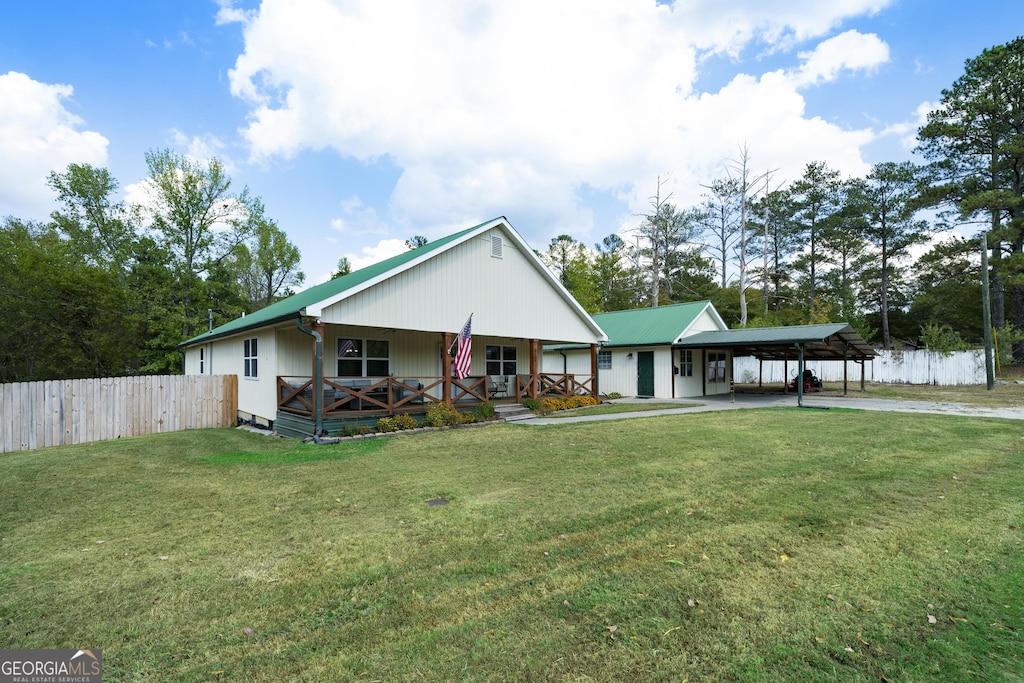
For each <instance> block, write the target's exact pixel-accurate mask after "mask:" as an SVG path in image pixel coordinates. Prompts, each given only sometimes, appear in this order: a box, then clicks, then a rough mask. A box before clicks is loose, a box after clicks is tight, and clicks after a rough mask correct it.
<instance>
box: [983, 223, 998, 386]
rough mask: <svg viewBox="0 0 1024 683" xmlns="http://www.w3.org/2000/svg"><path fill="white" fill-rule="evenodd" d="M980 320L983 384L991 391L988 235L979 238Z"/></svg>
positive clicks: (992, 377)
mask: <svg viewBox="0 0 1024 683" xmlns="http://www.w3.org/2000/svg"><path fill="white" fill-rule="evenodd" d="M981 305H982V309H983V310H982V312H981V319H982V324H983V325H985V384H986V385H987V386H988V390H989V391H992V390H993V389H995V386H996V376H995V372H994V370H993V368H992V346H993V344H992V305H991V303H990V300H989V292H988V233H985V234H984V235H982V236H981Z"/></svg>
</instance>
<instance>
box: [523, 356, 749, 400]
mask: <svg viewBox="0 0 1024 683" xmlns="http://www.w3.org/2000/svg"><path fill="white" fill-rule="evenodd" d="M604 350H605V351H611V354H612V367H611V369H610V370H605V369H600V370H598V371H597V376H598V388H599V390H600V392H601V393H602V394H610V393H612V392H618V393H620V394H622V395H623V396H636V390H637V365H636V363H637V353H639V352H640V351H653V352H654V396H655V398H693V397H697V398H699V397H701V396H704V395H705V392H704V387H705V377H706V376H707V363H706V361H705V359H706V355H705V353H704V352H703V351H702V350H700V349H694V351H693V376H691V377H684V376H682V375H676V374H675V367H677V366H678V365H679V352H678V351H675V352H674V355H673V352H672V351H671V349H670V348H669V347H667V346H659V347H650V346H639V347H615V348H612V349H607V348H606V349H604ZM725 353H726V362H725V368H726V373H727V376H726V381H725V382H719V383H715V384H707V394H708V395H714V394H727V393H729V381H730V380H731V379H732V362H731V357H730V354H729V353H728V352H725ZM630 354H632V358H630ZM565 356H566V360H565V361H564V366H565V367H567V368H568V370H567V372H569V373H573V374H590V351H588V350H586V349H573V350H570V351H565ZM543 367H544V372H548V373H562V372H566V370H563V360H562V356H561V355H560V354H559V353H558V352H557V351H548V352H546V353H545V354H544V366H543ZM673 383H674V384H675V393H673Z"/></svg>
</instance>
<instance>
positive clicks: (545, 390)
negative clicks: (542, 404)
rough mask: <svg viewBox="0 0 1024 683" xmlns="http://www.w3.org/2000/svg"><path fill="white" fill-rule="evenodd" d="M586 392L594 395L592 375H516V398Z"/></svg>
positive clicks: (547, 396) (548, 396)
mask: <svg viewBox="0 0 1024 683" xmlns="http://www.w3.org/2000/svg"><path fill="white" fill-rule="evenodd" d="M577 394H586V395H589V396H595V395H596V392H595V391H594V375H555V374H546V373H541V374H539V375H516V400H517V401H522V400H523V399H524V398H527V397H534V398H550V397H555V396H557V397H567V396H576V395H577Z"/></svg>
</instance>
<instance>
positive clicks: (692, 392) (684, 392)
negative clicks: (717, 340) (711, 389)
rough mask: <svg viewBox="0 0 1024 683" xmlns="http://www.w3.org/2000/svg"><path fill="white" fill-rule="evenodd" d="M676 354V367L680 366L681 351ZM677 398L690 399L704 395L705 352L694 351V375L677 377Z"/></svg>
mask: <svg viewBox="0 0 1024 683" xmlns="http://www.w3.org/2000/svg"><path fill="white" fill-rule="evenodd" d="M674 353H675V365H676V366H678V365H679V351H674ZM675 382H676V393H675V396H676V398H690V397H694V396H703V395H704V352H703V351H701V350H700V349H694V350H693V374H692V375H691V376H690V377H684V376H683V375H676V376H675Z"/></svg>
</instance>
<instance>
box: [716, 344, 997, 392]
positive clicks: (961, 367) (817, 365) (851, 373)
mask: <svg viewBox="0 0 1024 683" xmlns="http://www.w3.org/2000/svg"><path fill="white" fill-rule="evenodd" d="M807 367H808V369H810V370H813V371H814V374H815V375H817V376H818V377H820V378H821V379H822V381H825V382H841V381H843V362H842V361H813V360H811V361H807ZM787 369H788V372H789V377H786V371H787ZM759 371H761V372H762V375H761V381H762V382H764V383H765V384H773V383H774V384H779V383H782V382H787V381H789V380H790V379H792V378H793V377H794V376H795V374H796V361H795V360H792V361H790V362H789V364H788V368H786V367H785V366H784V364H783V362H782V361H765V362H764V365H763V368H762V366H761V365H760V364H759V363H758V360H757V359H756V358H752V357H749V356H745V357H741V358H736V359H734V360H733V373H734V377H735V379H736V381H737V382H757V381H758V372H759ZM846 371H847V378H848V379H849V381H850V382H851V383H852V382H860V364H859V363H855V362H853V361H848V362H847V368H846ZM864 378H865V379H866V380H867V381H868V382H878V383H880V384H935V385H941V386H952V385H963V384H985V351H984V350H982V349H975V350H971V351H957V352H955V353H939V352H937V351H927V350H921V351H879V355H878V356H877V357H876V358H875V359H873V360H869V361H867V362H866V363H865V366H864Z"/></svg>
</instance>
